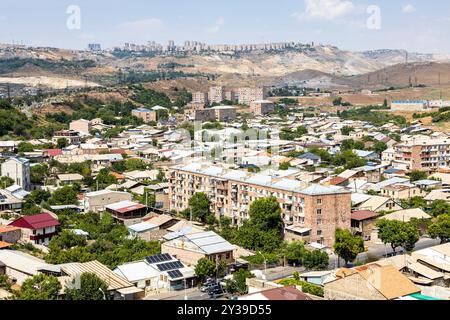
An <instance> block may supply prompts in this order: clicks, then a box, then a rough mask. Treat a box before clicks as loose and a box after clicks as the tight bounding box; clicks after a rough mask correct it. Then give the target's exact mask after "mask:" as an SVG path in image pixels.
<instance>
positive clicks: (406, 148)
mask: <svg viewBox="0 0 450 320" xmlns="http://www.w3.org/2000/svg"><path fill="white" fill-rule="evenodd" d="M394 149H395V160H394V161H395V162H397V163H401V164H404V165H405V166H406V168H407V169H408V170H411V171H412V170H422V171H428V172H435V171H437V170H438V169H439V168H440V167H448V166H450V137H449V138H434V139H433V138H430V137H419V138H413V139H411V140H408V141H405V142H402V143H399V144H398V145H396V146H395V147H394Z"/></svg>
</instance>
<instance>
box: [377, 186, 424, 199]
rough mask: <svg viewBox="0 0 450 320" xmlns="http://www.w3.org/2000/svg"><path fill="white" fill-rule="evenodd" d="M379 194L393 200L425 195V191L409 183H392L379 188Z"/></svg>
mask: <svg viewBox="0 0 450 320" xmlns="http://www.w3.org/2000/svg"><path fill="white" fill-rule="evenodd" d="M380 191H381V195H382V196H386V197H389V198H391V199H394V200H402V199H410V198H414V197H425V196H426V195H427V192H425V191H424V190H423V189H421V188H419V187H418V186H416V185H414V184H411V183H398V184H392V185H389V186H386V187H383V188H381V189H380Z"/></svg>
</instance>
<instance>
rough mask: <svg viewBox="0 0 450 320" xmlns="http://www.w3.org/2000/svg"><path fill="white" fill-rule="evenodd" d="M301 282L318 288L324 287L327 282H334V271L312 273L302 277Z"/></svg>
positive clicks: (304, 274) (306, 273) (303, 274)
mask: <svg viewBox="0 0 450 320" xmlns="http://www.w3.org/2000/svg"><path fill="white" fill-rule="evenodd" d="M300 280H301V281H305V282H308V283H312V284H315V285H317V286H323V285H324V284H325V283H326V282H329V281H331V280H334V274H333V271H311V272H305V273H302V274H301V275H300Z"/></svg>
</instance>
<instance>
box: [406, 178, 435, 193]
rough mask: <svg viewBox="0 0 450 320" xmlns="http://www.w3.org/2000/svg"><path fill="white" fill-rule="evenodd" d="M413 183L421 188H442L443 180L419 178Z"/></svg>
mask: <svg viewBox="0 0 450 320" xmlns="http://www.w3.org/2000/svg"><path fill="white" fill-rule="evenodd" d="M412 184H413V185H415V186H418V187H419V188H420V189H421V190H425V191H426V190H427V189H439V188H442V181H437V180H427V179H425V180H419V181H414V182H412Z"/></svg>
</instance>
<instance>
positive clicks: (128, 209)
mask: <svg viewBox="0 0 450 320" xmlns="http://www.w3.org/2000/svg"><path fill="white" fill-rule="evenodd" d="M142 208H145V206H144V205H142V204H135V205H132V206H128V207H124V208H120V209H118V210H116V211H117V212H119V213H126V212H131V211H134V210H139V209H142Z"/></svg>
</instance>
